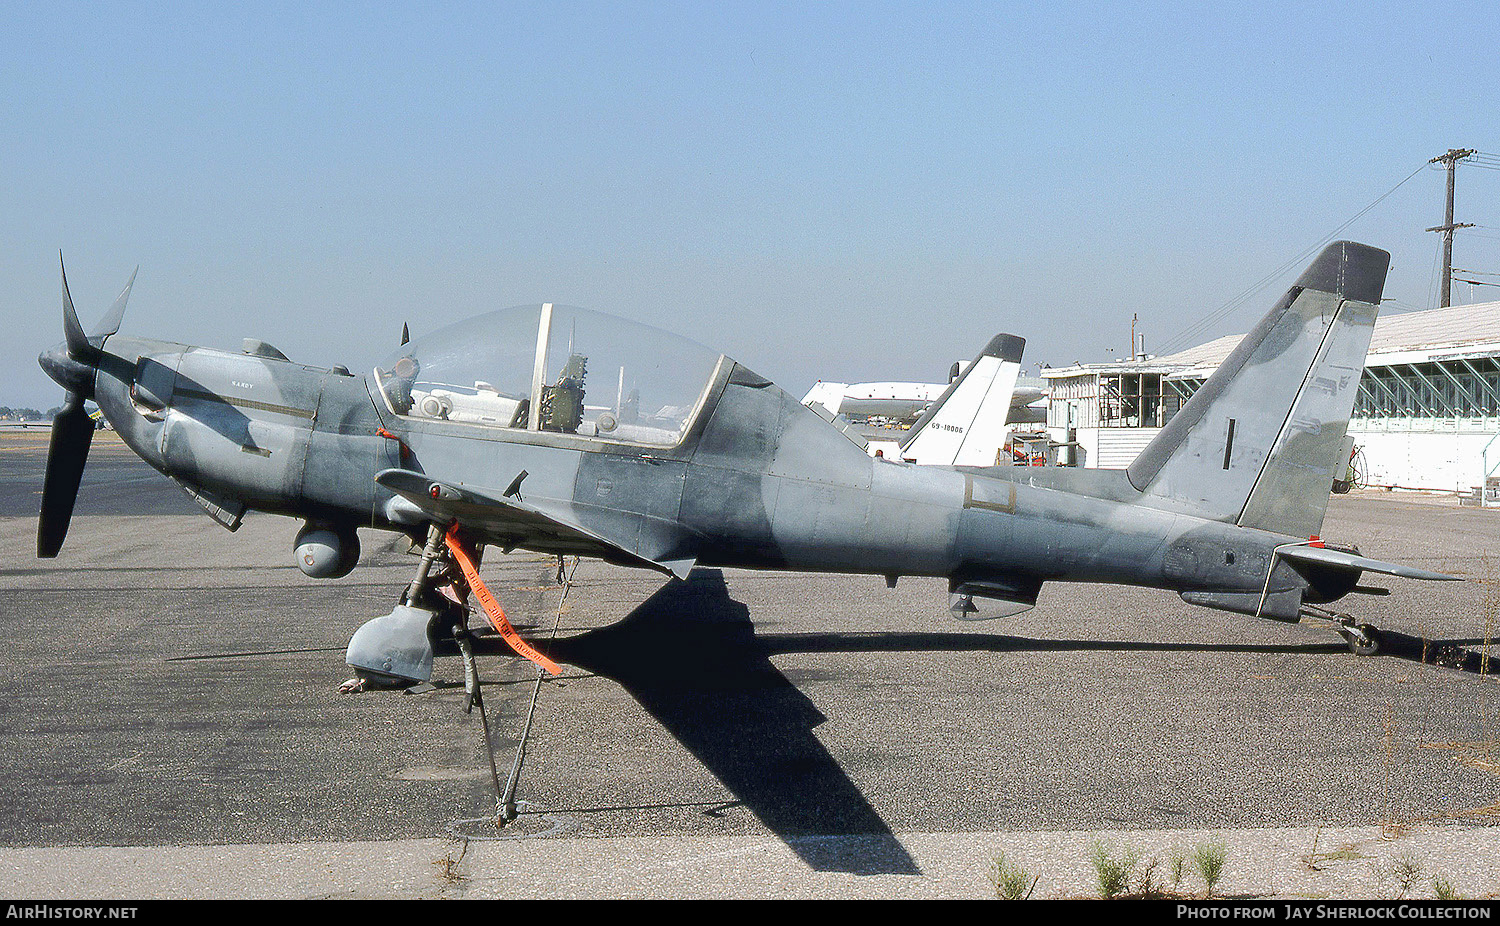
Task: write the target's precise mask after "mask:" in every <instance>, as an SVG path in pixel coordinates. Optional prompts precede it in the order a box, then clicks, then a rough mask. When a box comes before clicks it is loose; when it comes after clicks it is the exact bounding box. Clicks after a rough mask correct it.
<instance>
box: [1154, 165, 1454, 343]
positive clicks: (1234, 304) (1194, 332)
mask: <svg viewBox="0 0 1500 926" xmlns="http://www.w3.org/2000/svg"><path fill="white" fill-rule="evenodd" d="M1426 168H1427V164H1423V165H1421V166H1420V167H1418V168H1417V169H1416V170H1414V171H1412V172H1411V173H1409V174H1407V175H1406V177H1405V178H1404V179H1402V181H1401V182H1400V183H1398V184H1396V185H1395V186H1393V187H1391V188H1390V189H1389V190H1386V191H1385V192H1384V193H1382V194H1380V196H1378V197H1377V198H1376V199H1375V201H1374V202H1372V203H1370V204H1369V205H1368V206H1366V207H1364V208H1363V209H1361V210H1359V211H1358V212H1356V213H1355V214H1354V215H1353V216H1351V217H1350V218H1349V219H1348V220H1347V221H1345V222H1344V223H1343V224H1342V225H1340V226H1339V227H1338V228H1335V229H1334V230H1333V231H1331V232H1329V233H1328V234H1327V235H1325V236H1323V237H1322V238H1321V239H1319V240H1318V241H1317V242H1316V243H1314V244H1312V245H1310V246H1308V247H1306V248H1304V249H1302V250H1301V251H1299V252H1297V254H1296V256H1294V257H1292V258H1290V259H1289V260H1287V262H1286V263H1284V264H1282V265H1281V266H1279V267H1277V268H1276V269H1275V270H1272V271H1271V272H1270V273H1268V274H1266V275H1265V276H1263V277H1261V278H1260V279H1259V280H1257V281H1256V282H1255V283H1254V284H1252V285H1251V286H1250V288H1249V289H1247V290H1245V291H1244V292H1242V293H1240V294H1239V295H1238V296H1235V297H1234V298H1233V299H1231V300H1229V301H1228V302H1226V303H1225V304H1224V305H1222V306H1220V307H1219V308H1218V309H1216V310H1214V311H1213V312H1211V313H1209V314H1208V315H1206V316H1204V317H1203V318H1201V319H1199V320H1198V321H1197V322H1194V323H1193V324H1192V325H1190V326H1189V327H1187V328H1185V329H1183V330H1182V331H1180V332H1178V333H1177V334H1175V335H1173V336H1172V337H1171V338H1168V339H1167V340H1166V341H1164V342H1163V343H1162V346H1161V347H1160V348H1159V349H1160V350H1161V351H1162V352H1163V353H1172V352H1174V351H1176V350H1179V349H1181V348H1183V347H1185V346H1187V344H1188V343H1189V342H1190V341H1192V340H1196V338H1197V336H1198V334H1199V333H1200V332H1202V331H1203V330H1204V329H1205V328H1207V327H1208V326H1210V325H1212V324H1214V323H1215V322H1217V321H1219V320H1220V319H1222V318H1223V317H1224V316H1226V315H1228V314H1229V313H1230V312H1232V311H1234V310H1235V309H1236V308H1238V307H1239V306H1240V304H1241V303H1243V302H1244V301H1245V300H1246V299H1249V298H1250V297H1251V296H1253V295H1255V294H1256V293H1258V292H1259V291H1260V290H1261V289H1263V288H1264V287H1265V286H1266V284H1268V283H1270V282H1271V281H1272V280H1274V279H1276V278H1277V277H1279V276H1281V275H1282V274H1283V273H1286V272H1287V270H1289V269H1291V268H1292V267H1295V266H1297V265H1298V264H1300V263H1302V262H1304V261H1306V260H1307V259H1308V258H1309V257H1311V256H1312V255H1313V254H1314V253H1316V252H1317V251H1318V250H1320V249H1321V248H1322V247H1323V246H1324V245H1326V244H1327V243H1328V242H1330V241H1332V240H1333V239H1334V238H1336V237H1338V234H1339V232H1342V231H1343V230H1344V229H1346V228H1348V227H1349V226H1350V225H1353V224H1354V223H1355V222H1356V221H1358V220H1359V219H1360V218H1362V217H1363V216H1364V214H1365V213H1367V212H1369V211H1370V210H1371V209H1374V208H1375V207H1376V206H1378V205H1380V204H1381V203H1383V202H1385V200H1386V199H1387V198H1388V197H1389V196H1390V195H1391V194H1392V193H1395V192H1396V191H1397V190H1399V189H1401V188H1402V187H1403V186H1405V185H1406V182H1407V181H1408V180H1410V179H1411V178H1413V177H1415V176H1416V175H1417V174H1420V173H1421V172H1422V171H1423V170H1425V169H1426Z"/></svg>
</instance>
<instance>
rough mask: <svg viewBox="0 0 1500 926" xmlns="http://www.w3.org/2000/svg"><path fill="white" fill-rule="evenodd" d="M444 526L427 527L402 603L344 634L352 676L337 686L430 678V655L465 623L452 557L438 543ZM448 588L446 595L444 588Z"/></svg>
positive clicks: (463, 590) (449, 647) (449, 648)
mask: <svg viewBox="0 0 1500 926" xmlns="http://www.w3.org/2000/svg"><path fill="white" fill-rule="evenodd" d="M443 536H444V533H443V529H442V528H441V527H439V526H438V525H436V524H434V525H432V526H430V527H429V528H428V529H427V544H426V546H425V547H424V548H423V550H422V561H421V563H420V564H419V565H418V566H417V574H416V576H415V577H413V578H412V580H411V584H410V585H409V586H407V588H406V591H405V592H404V593H403V594H402V596H401V603H400V604H398V605H396V607H395V609H394V610H393V611H391V613H390V614H387V615H385V616H384V617H377V618H375V619H374V620H370V621H366V622H365V623H364V624H362V625H361V626H360V628H359V629H358V630H356V631H355V632H354V636H353V637H352V638H350V640H349V649H348V652H347V653H346V654H345V657H344V661H345V662H347V663H348V664H349V665H350V666H351V667H353V669H354V671H355V674H356V676H357V677H356V678H354V679H351V680H350V681H348V682H345V683H344V685H343V686H342V687H341V688H340V689H339V690H341V691H361V690H364V689H365V688H371V687H380V688H407V687H410V686H412V685H416V684H420V683H422V682H425V681H428V680H429V679H431V678H432V659H433V656H434V655H435V653H436V652H437V651H438V648H439V647H441V648H443V650H444V651H445V652H456V651H457V650H456V649H454V647H455V646H456V643H455V642H454V637H455V634H456V633H458V632H461V631H462V630H464V629H466V628H467V626H468V608H467V607H466V606H465V605H464V604H462V602H463V601H465V600H466V599H467V598H468V589H467V587H464V586H461V585H460V583H462V582H463V578H462V576H460V575H458V573H457V570H456V569H454V568H453V563H452V557H451V555H450V553H449V551H448V549H447V548H446V547H445V546H444V545H443ZM445 588H451V589H453V595H452V596H451V597H449V596H446V595H444V594H443V590H444V589H445Z"/></svg>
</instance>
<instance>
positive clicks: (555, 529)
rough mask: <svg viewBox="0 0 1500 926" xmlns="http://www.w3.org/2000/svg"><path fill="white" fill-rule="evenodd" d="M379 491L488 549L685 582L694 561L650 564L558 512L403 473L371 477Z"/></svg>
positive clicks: (646, 559)
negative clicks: (522, 550) (527, 550)
mask: <svg viewBox="0 0 1500 926" xmlns="http://www.w3.org/2000/svg"><path fill="white" fill-rule="evenodd" d="M375 481H376V482H377V483H379V484H380V485H381V486H383V487H385V488H387V489H389V490H391V491H392V492H395V493H396V494H397V495H399V496H401V497H402V498H404V499H406V500H407V501H409V502H411V503H412V504H413V505H415V506H416V507H417V508H419V509H421V510H422V512H423V513H424V514H426V515H427V516H428V517H430V518H432V519H433V520H435V521H440V522H445V523H448V522H453V521H457V522H458V523H460V524H462V525H463V526H464V527H465V528H467V529H468V530H470V531H472V532H478V533H480V534H482V535H483V536H484V537H485V539H486V540H487V541H489V542H491V543H497V544H501V545H503V546H505V547H507V548H511V547H518V546H525V547H531V548H544V549H546V550H549V551H554V552H568V553H575V552H576V553H580V554H584V555H593V556H598V557H600V558H601V559H606V560H621V559H623V560H625V561H628V562H630V563H632V564H635V565H641V566H647V567H649V568H651V569H655V570H658V571H659V572H664V573H667V574H668V575H672V576H676V577H677V578H679V579H685V578H687V575H688V573H689V572H691V571H692V569H693V565H694V563H695V562H696V560H695V559H694V558H684V559H671V560H654V559H650V558H648V557H645V556H642V555H641V554H639V553H637V552H635V551H633V550H631V549H629V548H628V547H626V546H625V545H624V544H623V543H619V542H616V541H615V540H612V539H610V538H609V537H607V536H605V535H604V534H603V533H601V532H599V531H598V530H594V529H591V528H588V527H584V526H583V525H582V524H580V523H578V522H577V520H576V519H575V518H572V517H570V516H569V515H568V514H567V513H565V512H563V511H558V510H544V508H543V507H542V506H539V505H534V504H531V503H529V502H524V501H521V500H520V499H519V498H510V497H504V496H497V495H492V494H490V493H488V492H482V491H478V490H476V489H474V488H472V487H470V486H455V485H451V484H449V483H446V482H442V481H440V480H434V479H432V478H430V477H428V476H425V475H423V474H421V473H416V472H412V471H411V470H405V469H388V470H383V471H382V472H380V473H378V474H377V475H376V476H375Z"/></svg>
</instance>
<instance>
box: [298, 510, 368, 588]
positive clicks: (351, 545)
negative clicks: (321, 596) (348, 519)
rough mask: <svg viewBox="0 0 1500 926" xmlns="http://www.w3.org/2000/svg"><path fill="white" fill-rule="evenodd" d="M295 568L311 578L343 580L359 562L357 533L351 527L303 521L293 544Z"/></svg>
mask: <svg viewBox="0 0 1500 926" xmlns="http://www.w3.org/2000/svg"><path fill="white" fill-rule="evenodd" d="M292 552H293V554H294V556H295V557H296V560H297V568H298V569H301V570H302V572H303V573H304V574H305V575H308V576H310V577H312V578H314V579H342V578H343V577H344V576H346V575H348V574H349V573H350V572H352V571H353V570H354V567H355V566H356V565H358V564H359V535H358V534H357V533H355V531H354V529H353V528H336V527H329V526H327V525H322V524H306V525H304V526H303V528H302V530H300V531H298V532H297V539H296V540H295V541H294V542H293V544H292Z"/></svg>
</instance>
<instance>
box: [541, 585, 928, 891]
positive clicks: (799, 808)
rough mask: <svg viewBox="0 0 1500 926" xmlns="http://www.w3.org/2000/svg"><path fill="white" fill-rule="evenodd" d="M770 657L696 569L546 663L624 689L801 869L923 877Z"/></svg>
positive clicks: (560, 643)
mask: <svg viewBox="0 0 1500 926" xmlns="http://www.w3.org/2000/svg"><path fill="white" fill-rule="evenodd" d="M772 652H774V647H767V646H765V645H764V644H763V643H762V642H760V641H757V639H756V635H755V628H754V625H753V624H751V622H750V611H749V608H747V607H746V606H745V605H743V604H741V603H740V602H738V601H735V600H734V599H733V598H731V597H730V596H729V590H728V587H727V586H726V585H725V583H724V576H723V574H722V573H720V572H718V571H717V570H701V569H700V570H697V571H695V572H694V573H693V574H692V577H691V578H690V579H689V580H687V581H685V582H669V583H668V584H667V585H665V586H663V587H662V588H661V589H660V590H659V591H658V592H657V593H656V594H654V595H652V596H651V597H650V598H649V599H647V600H646V601H645V602H644V603H643V604H642V605H641V606H640V607H638V608H636V609H635V610H634V611H632V612H631V613H630V614H629V615H628V616H627V617H626V618H625V619H624V620H622V621H620V622H619V623H616V624H612V625H610V626H608V627H603V628H600V629H598V630H593V631H590V632H587V633H584V634H580V635H579V636H576V637H570V638H566V639H562V640H557V641H555V642H554V643H553V645H552V647H551V653H550V655H552V656H553V657H554V658H556V659H559V660H562V661H564V662H567V663H570V664H572V665H575V666H577V667H579V668H581V669H585V670H587V671H589V672H593V673H595V674H597V675H600V676H603V677H606V678H610V679H613V680H614V681H616V682H618V683H619V684H620V685H621V686H623V687H624V688H625V689H626V690H627V691H628V692H629V693H630V694H631V696H632V697H634V698H635V699H636V701H637V702H638V703H640V705H641V706H642V707H644V708H645V709H646V711H647V712H649V713H650V714H651V715H652V716H653V717H654V718H656V720H657V721H658V722H660V723H661V725H662V726H663V727H664V728H665V729H666V730H667V731H668V732H670V733H671V734H672V735H673V736H674V737H676V738H677V740H678V741H679V742H680V743H682V745H683V746H685V747H686V748H687V749H688V750H689V751H690V752H691V753H692V754H693V755H694V757H696V758H697V759H698V761H700V762H702V763H703V765H704V767H705V768H707V769H708V770H709V771H710V772H712V773H713V774H714V775H715V776H716V777H718V779H719V780H720V781H721V782H723V784H724V786H725V787H726V788H728V789H729V791H730V793H732V794H733V795H734V796H735V797H736V798H737V799H738V800H739V801H740V802H741V803H742V804H743V805H744V806H745V807H746V808H747V809H748V810H750V811H751V812H752V813H754V814H755V816H756V817H757V818H759V819H760V820H761V822H763V823H764V824H765V825H766V826H767V827H769V828H770V830H771V831H772V832H774V833H775V834H776V835H777V836H778V837H779V838H781V839H782V840H783V841H785V842H786V844H787V845H788V847H790V848H791V849H792V850H793V851H794V852H796V853H797V855H798V857H800V858H801V859H802V860H803V861H804V862H806V863H807V864H808V865H809V866H810V867H811V868H813V869H815V870H817V871H839V872H848V873H851V874H921V870H920V869H919V868H918V867H917V865H916V862H915V861H913V859H912V858H911V856H910V855H909V854H908V853H907V852H906V850H905V848H903V847H902V845H901V843H900V842H899V841H898V840H897V839H896V837H895V835H894V834H893V833H892V832H891V829H890V827H889V826H888V825H887V824H886V823H885V821H884V820H882V819H881V818H880V815H879V814H878V813H877V812H876V811H875V809H874V808H873V807H872V806H870V803H869V801H867V800H866V799H865V797H864V795H863V794H861V793H860V791H859V789H858V788H857V787H856V786H855V785H854V783H853V782H852V781H850V780H849V778H848V776H847V775H846V774H845V773H844V770H843V769H842V768H840V767H839V763H838V762H837V761H836V760H835V759H834V758H833V756H831V755H830V754H829V753H828V751H827V749H826V748H824V746H823V744H822V743H821V742H819V740H818V738H817V737H816V736H814V735H813V733H812V731H813V728H814V727H816V726H818V725H819V724H821V723H822V722H823V721H824V720H825V719H826V718H825V717H824V716H823V714H822V713H820V712H819V711H818V709H817V708H816V707H815V706H814V705H813V703H812V702H811V701H809V700H808V698H807V697H806V696H805V695H803V694H802V692H800V691H798V690H797V687H796V686H795V685H793V684H792V683H791V682H790V681H788V680H787V678H786V677H785V676H784V675H782V674H781V672H779V671H778V670H777V669H776V667H775V666H774V665H773V664H772V663H771V660H770V654H771V653H772ZM827 836H842V837H847V836H857V837H861V838H857V839H854V840H849V839H826V838H819V837H827Z"/></svg>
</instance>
